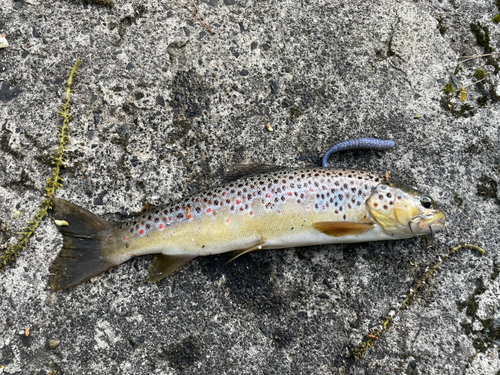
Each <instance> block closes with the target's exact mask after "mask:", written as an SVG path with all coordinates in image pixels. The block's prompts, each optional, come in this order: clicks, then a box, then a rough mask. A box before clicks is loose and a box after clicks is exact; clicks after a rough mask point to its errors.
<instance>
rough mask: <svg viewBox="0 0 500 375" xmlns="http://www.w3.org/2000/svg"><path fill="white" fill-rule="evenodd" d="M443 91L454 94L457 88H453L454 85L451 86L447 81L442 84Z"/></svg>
mask: <svg viewBox="0 0 500 375" xmlns="http://www.w3.org/2000/svg"><path fill="white" fill-rule="evenodd" d="M443 91H444V93H445V94H454V93H456V92H457V90H456V89H455V86H453V85H452V84H451V83H450V82H448V83H447V84H446V85H444V89H443Z"/></svg>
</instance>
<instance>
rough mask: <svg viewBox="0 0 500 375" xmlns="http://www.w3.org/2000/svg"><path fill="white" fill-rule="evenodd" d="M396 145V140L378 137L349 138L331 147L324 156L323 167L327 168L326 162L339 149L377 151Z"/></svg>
mask: <svg viewBox="0 0 500 375" xmlns="http://www.w3.org/2000/svg"><path fill="white" fill-rule="evenodd" d="M394 146H395V143H394V141H391V140H382V139H377V138H354V139H348V140H347V141H344V142H340V143H337V144H336V145H334V146H332V147H330V149H329V150H328V151H327V152H326V153H325V156H323V168H326V162H327V160H328V158H329V157H330V155H331V154H333V153H334V152H339V151H351V150H364V149H368V150H375V151H385V150H388V149H390V148H393V147H394Z"/></svg>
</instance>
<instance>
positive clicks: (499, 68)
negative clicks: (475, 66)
mask: <svg viewBox="0 0 500 375" xmlns="http://www.w3.org/2000/svg"><path fill="white" fill-rule="evenodd" d="M486 65H491V66H492V67H494V68H495V71H494V72H493V73H494V74H497V73H498V72H500V65H499V64H498V61H497V60H495V59H494V58H493V57H491V56H490V57H488V58H487V59H486Z"/></svg>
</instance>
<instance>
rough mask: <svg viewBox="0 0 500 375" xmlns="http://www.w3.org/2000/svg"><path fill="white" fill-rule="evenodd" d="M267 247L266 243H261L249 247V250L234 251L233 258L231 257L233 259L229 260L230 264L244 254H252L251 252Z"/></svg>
mask: <svg viewBox="0 0 500 375" xmlns="http://www.w3.org/2000/svg"><path fill="white" fill-rule="evenodd" d="M265 245H266V241H260V242H258V243H256V244H255V245H253V246H251V247H249V248H248V249H243V250H236V251H233V256H232V257H231V259H229V261H228V263H229V262H232V261H233V260H235V259H236V258H238V257H240V256H242V255H243V254H247V253H250V252H252V251H255V250H262V249H263V248H264V247H265Z"/></svg>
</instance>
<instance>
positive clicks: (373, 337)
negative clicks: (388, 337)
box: [353, 243, 486, 360]
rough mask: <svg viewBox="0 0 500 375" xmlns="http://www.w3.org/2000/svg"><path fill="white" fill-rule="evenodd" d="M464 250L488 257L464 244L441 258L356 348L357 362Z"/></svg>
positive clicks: (479, 249) (477, 248) (484, 253)
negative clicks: (455, 256)
mask: <svg viewBox="0 0 500 375" xmlns="http://www.w3.org/2000/svg"><path fill="white" fill-rule="evenodd" d="M464 248H470V249H473V250H477V251H479V252H480V253H481V254H482V255H486V251H484V250H483V249H481V248H480V247H479V246H475V245H470V244H467V243H462V244H460V245H458V246H456V247H454V248H453V249H451V250H450V251H448V253H447V254H446V255H444V256H442V257H439V259H438V261H437V262H435V263H434V264H433V265H432V266H430V267H428V268H427V271H426V272H425V273H424V275H423V276H422V278H421V279H420V281H419V282H418V283H417V284H416V285H415V287H414V288H413V289H410V292H409V293H408V294H407V295H406V297H405V299H404V300H403V301H402V302H401V304H400V305H399V307H398V308H393V309H391V311H390V312H389V313H388V314H387V315H386V316H385V317H384V319H383V320H382V324H381V328H374V329H371V330H370V331H369V332H368V334H367V335H366V336H365V338H366V340H365V341H363V342H361V343H360V344H359V345H358V346H356V347H355V348H354V350H353V356H354V358H355V359H356V360H360V359H361V358H363V356H364V355H365V354H366V352H367V351H368V349H370V348H371V347H372V346H373V345H374V344H375V342H376V341H377V340H378V339H380V337H381V336H382V335H383V334H384V333H385V332H387V331H388V330H389V329H390V328H391V327H392V325H393V324H394V321H395V320H396V318H397V317H398V315H399V314H400V313H401V312H402V311H403V310H406V309H407V308H408V307H409V306H410V305H411V304H412V302H413V300H414V298H415V296H416V295H417V294H418V293H420V292H421V291H422V290H423V289H424V287H425V286H426V285H427V282H428V281H429V280H430V279H431V278H432V277H433V276H434V274H435V273H436V272H437V271H438V270H439V269H440V268H441V265H442V264H444V263H446V262H447V261H449V260H450V259H451V256H452V255H454V254H455V253H456V252H457V251H458V250H460V249H464Z"/></svg>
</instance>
